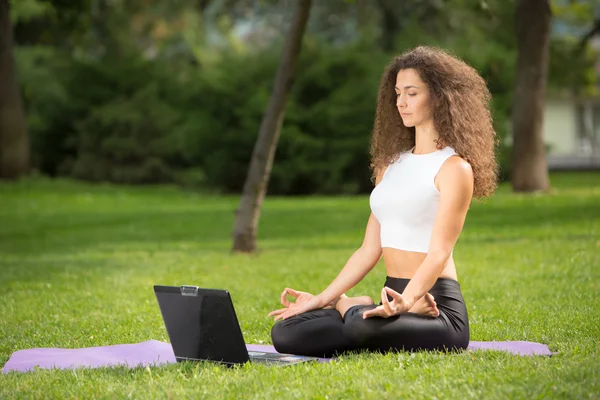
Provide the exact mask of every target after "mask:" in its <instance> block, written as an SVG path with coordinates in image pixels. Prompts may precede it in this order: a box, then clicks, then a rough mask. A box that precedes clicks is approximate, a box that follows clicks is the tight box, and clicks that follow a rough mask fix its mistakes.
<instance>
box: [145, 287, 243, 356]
mask: <svg viewBox="0 0 600 400" xmlns="http://www.w3.org/2000/svg"><path fill="white" fill-rule="evenodd" d="M154 291H155V293H156V298H157V300H158V304H159V306H160V311H161V313H162V316H163V320H164V322H165V326H166V328H167V333H168V334H169V339H170V340H171V345H172V346H173V352H174V353H175V357H176V358H177V359H178V360H185V359H192V360H211V361H220V362H224V363H228V364H231V363H244V362H246V361H248V351H247V350H246V345H245V342H244V338H243V336H242V332H241V330H240V326H239V323H238V320H237V317H236V315H235V310H234V308H233V303H232V302H231V298H230V297H229V293H228V292H227V291H225V290H212V289H197V292H194V293H186V294H182V291H181V288H180V287H177V286H155V287H154Z"/></svg>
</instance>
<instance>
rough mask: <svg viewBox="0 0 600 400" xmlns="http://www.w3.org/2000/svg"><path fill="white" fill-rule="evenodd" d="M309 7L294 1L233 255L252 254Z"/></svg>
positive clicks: (236, 229) (244, 196)
mask: <svg viewBox="0 0 600 400" xmlns="http://www.w3.org/2000/svg"><path fill="white" fill-rule="evenodd" d="M310 5H311V0H298V3H297V5H296V10H295V11H294V17H293V21H292V26H291V27H290V30H289V32H288V34H287V37H286V39H285V45H284V47H283V54H282V56H281V62H280V63H279V68H278V70H277V74H276V76H275V83H274V86H273V92H272V93H271V98H270V100H269V105H268V106H267V110H266V112H265V115H264V116H263V119H262V122H261V125H260V130H259V133H258V138H257V140H256V144H255V145H254V151H253V152H252V160H251V161H250V168H249V170H248V176H247V177H246V182H245V183H244V189H243V193H242V198H241V200H240V205H239V208H238V210H237V211H236V219H235V227H234V230H233V248H232V251H234V252H246V253H250V252H253V251H255V250H256V236H257V232H258V220H259V218H260V209H261V206H262V202H263V199H264V197H265V194H266V192H267V186H268V183H269V178H270V175H271V168H272V166H273V159H274V158H275V151H276V149H277V142H278V141H279V134H280V131H281V125H282V124H283V118H284V116H285V106H286V103H287V98H288V94H289V91H290V88H291V86H292V80H293V76H294V69H295V67H296V63H297V60H298V57H299V55H300V47H301V44H302V36H303V35H304V29H305V27H306V22H307V20H308V14H309V12H310Z"/></svg>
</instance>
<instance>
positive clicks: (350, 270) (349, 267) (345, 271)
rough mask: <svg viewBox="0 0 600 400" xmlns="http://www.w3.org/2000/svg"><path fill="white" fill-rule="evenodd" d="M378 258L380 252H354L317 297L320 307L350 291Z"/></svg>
mask: <svg viewBox="0 0 600 400" xmlns="http://www.w3.org/2000/svg"><path fill="white" fill-rule="evenodd" d="M380 258H381V251H379V252H376V251H369V250H367V249H364V248H362V247H361V248H359V249H358V250H356V251H355V252H354V254H352V256H351V257H350V258H349V259H348V262H346V265H345V266H344V268H342V270H341V271H340V273H339V274H338V276H337V277H336V278H335V279H334V280H333V282H331V284H330V285H329V286H328V287H327V288H326V289H325V290H323V291H322V292H321V293H320V294H319V295H317V298H318V300H319V303H320V304H321V305H322V306H325V305H327V304H330V303H331V302H332V301H334V300H337V299H338V298H339V297H340V296H342V295H343V294H344V293H345V292H346V291H348V290H350V289H352V288H353V287H354V286H356V284H357V283H358V282H360V281H361V280H362V279H363V278H364V277H365V276H366V275H367V274H368V273H369V272H370V271H371V270H372V269H373V267H375V265H377V262H378V261H379V259H380Z"/></svg>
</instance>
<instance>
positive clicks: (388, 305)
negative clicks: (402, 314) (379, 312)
mask: <svg viewBox="0 0 600 400" xmlns="http://www.w3.org/2000/svg"><path fill="white" fill-rule="evenodd" d="M381 305H382V306H383V309H384V311H385V312H386V314H387V315H394V314H395V308H394V307H393V305H392V304H391V303H390V301H389V300H388V296H387V292H386V290H385V287H384V288H383V289H382V290H381Z"/></svg>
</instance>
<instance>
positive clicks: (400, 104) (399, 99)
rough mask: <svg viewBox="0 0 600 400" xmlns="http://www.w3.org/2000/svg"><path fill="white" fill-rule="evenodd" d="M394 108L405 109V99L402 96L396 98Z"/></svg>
mask: <svg viewBox="0 0 600 400" xmlns="http://www.w3.org/2000/svg"><path fill="white" fill-rule="evenodd" d="M396 107H398V108H404V107H406V98H405V97H404V96H402V95H398V96H396Z"/></svg>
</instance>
